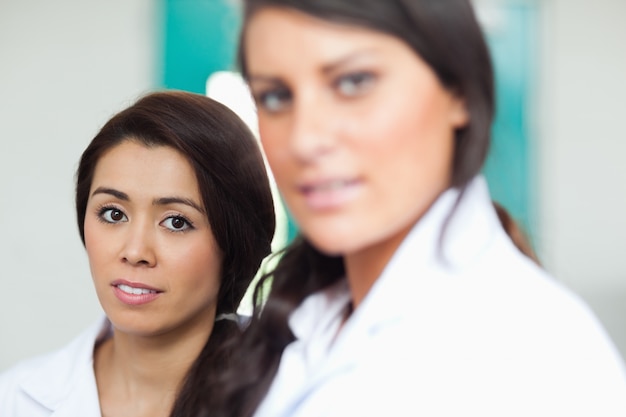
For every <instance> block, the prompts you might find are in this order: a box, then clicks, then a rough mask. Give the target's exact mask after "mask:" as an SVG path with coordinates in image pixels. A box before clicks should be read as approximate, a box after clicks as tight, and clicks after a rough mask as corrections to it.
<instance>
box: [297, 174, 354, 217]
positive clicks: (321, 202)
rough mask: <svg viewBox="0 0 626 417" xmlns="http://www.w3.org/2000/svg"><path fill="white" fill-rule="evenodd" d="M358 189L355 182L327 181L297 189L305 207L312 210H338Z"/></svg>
mask: <svg viewBox="0 0 626 417" xmlns="http://www.w3.org/2000/svg"><path fill="white" fill-rule="evenodd" d="M359 188H360V182H359V181H357V180H327V181H320V182H316V183H309V184H306V185H303V186H300V187H299V189H300V192H301V193H302V195H303V196H304V199H305V202H306V205H307V206H308V207H309V208H310V209H313V210H332V209H337V208H340V207H341V206H342V205H343V204H345V203H347V202H349V201H350V200H352V199H353V198H354V197H355V196H356V194H357V193H358V191H359Z"/></svg>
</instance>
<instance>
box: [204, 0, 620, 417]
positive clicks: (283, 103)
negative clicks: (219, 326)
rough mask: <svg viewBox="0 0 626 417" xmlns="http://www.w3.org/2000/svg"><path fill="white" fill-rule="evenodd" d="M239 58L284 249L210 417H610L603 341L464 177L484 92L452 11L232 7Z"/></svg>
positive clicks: (483, 54) (482, 186)
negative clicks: (294, 231) (281, 216)
mask: <svg viewBox="0 0 626 417" xmlns="http://www.w3.org/2000/svg"><path fill="white" fill-rule="evenodd" d="M239 57H240V62H241V70H242V73H243V75H244V77H245V78H246V80H247V81H248V83H249V86H250V88H251V91H252V95H253V96H254V99H255V101H256V103H257V107H258V119H259V132H260V136H261V143H262V147H263V149H264V151H265V154H266V156H267V160H268V162H269V164H270V167H271V169H272V171H273V174H274V177H275V179H276V182H277V185H278V188H279V190H280V192H281V194H282V197H283V198H284V201H285V203H286V205H287V207H288V209H289V210H290V212H291V214H292V215H293V218H294V219H295V221H296V223H297V224H298V227H299V230H300V233H301V235H300V236H299V238H297V239H296V240H295V241H294V242H293V243H292V244H291V245H290V246H289V247H288V248H287V249H286V250H285V251H284V253H283V254H282V257H281V259H280V262H279V264H278V265H277V267H276V269H275V270H274V271H273V273H271V274H269V275H268V276H267V278H266V279H267V280H271V290H270V291H269V295H268V297H267V299H266V300H265V298H264V297H263V294H262V289H264V288H266V287H264V286H263V283H261V284H260V286H259V287H258V289H257V310H256V311H255V314H254V317H253V319H252V322H251V324H250V326H249V328H248V329H247V331H246V334H245V335H244V341H243V342H242V343H241V346H240V349H239V352H238V353H237V360H236V361H235V364H234V365H233V367H232V368H229V369H227V370H226V373H225V374H223V375H221V377H220V378H219V380H218V381H216V382H215V386H214V387H213V389H211V391H210V392H206V394H205V395H206V396H207V404H208V406H207V409H208V410H209V412H210V415H213V416H215V415H218V416H224V415H230V416H237V417H243V416H250V415H255V416H257V417H261V416H263V417H265V416H272V417H278V416H284V417H286V416H301V417H303V416H342V417H343V416H348V415H349V416H363V415H368V416H369V415H372V416H373V415H376V416H383V415H384V416H400V415H402V416H404V415H406V416H460V415H468V416H469V415H471V416H511V415H520V416H539V415H541V416H557V415H558V416H571V415H603V416H607V415H612V416H623V415H626V376H625V373H624V366H623V362H622V360H621V359H620V357H619V355H618V353H617V351H616V349H615V347H614V346H613V344H612V342H611V341H610V340H609V338H608V337H607V335H606V333H605V332H604V330H603V329H602V327H601V325H600V324H599V323H598V322H597V320H596V319H595V318H594V316H593V314H592V313H591V312H590V311H589V309H588V308H587V307H586V306H585V305H584V303H583V302H582V301H581V300H580V299H579V298H578V297H576V296H575V295H574V294H572V293H571V292H570V291H568V290H567V289H565V288H563V286H562V285H560V284H559V283H558V282H556V281H555V280H554V279H553V278H551V277H550V276H548V275H547V274H546V272H545V271H543V270H542V269H541V268H540V267H539V265H538V264H537V263H535V262H534V261H533V260H532V259H531V258H530V257H528V256H526V255H525V254H524V253H522V251H521V250H520V248H519V247H516V246H515V245H514V244H513V241H512V239H511V237H510V236H509V235H507V233H506V231H505V230H504V228H503V227H502V226H503V224H505V225H506V224H508V225H510V224H511V223H510V222H508V221H504V220H506V219H507V218H508V216H507V215H506V213H505V212H504V211H503V210H502V208H501V207H500V206H497V208H498V213H497V212H496V209H495V208H494V204H493V203H492V201H491V197H490V195H489V191H488V186H487V183H486V181H485V180H484V179H483V177H482V176H481V168H482V167H483V164H484V161H485V158H486V156H487V153H488V149H489V142H490V128H491V124H492V119H493V113H494V81H493V70H492V65H491V61H490V56H489V52H488V49H487V46H486V44H485V40H484V38H483V34H482V32H481V28H480V26H479V24H478V23H477V20H476V18H475V15H474V11H473V9H472V6H471V4H470V2H469V1H468V0H362V1H355V0H245V1H244V20H243V31H242V35H241V44H240V54H239ZM500 219H504V220H502V221H501V220H500Z"/></svg>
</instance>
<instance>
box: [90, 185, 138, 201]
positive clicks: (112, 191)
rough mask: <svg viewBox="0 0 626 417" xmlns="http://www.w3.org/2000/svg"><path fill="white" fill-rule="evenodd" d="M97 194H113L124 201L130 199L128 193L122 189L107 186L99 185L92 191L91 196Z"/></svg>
mask: <svg viewBox="0 0 626 417" xmlns="http://www.w3.org/2000/svg"><path fill="white" fill-rule="evenodd" d="M96 194H109V195H112V196H113V197H115V198H117V199H118V200H122V201H130V198H129V197H128V194H126V193H123V192H121V191H118V190H116V189H114V188H107V187H98V188H96V189H95V190H94V192H93V193H91V196H92V197H93V196H94V195H96Z"/></svg>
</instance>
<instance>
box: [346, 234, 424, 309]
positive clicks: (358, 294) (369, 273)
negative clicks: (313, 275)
mask: <svg viewBox="0 0 626 417" xmlns="http://www.w3.org/2000/svg"><path fill="white" fill-rule="evenodd" d="M411 228H412V227H408V228H406V230H404V231H402V232H401V233H397V234H395V235H394V236H392V237H390V238H388V239H385V240H383V241H381V242H378V243H376V244H375V245H371V246H368V247H367V248H364V249H362V250H359V251H356V252H354V253H351V254H346V255H345V256H344V264H345V268H346V277H347V279H348V284H349V285H350V292H351V293H352V304H353V308H355V309H356V308H357V307H358V306H359V305H360V304H361V302H362V301H363V299H364V298H365V297H366V296H367V294H368V293H369V291H370V289H371V288H372V286H373V285H374V283H375V282H376V281H377V280H378V278H379V277H380V275H381V274H382V272H383V270H384V269H385V267H386V266H387V264H388V263H389V261H390V260H391V258H392V257H393V255H394V253H395V252H396V250H397V249H398V247H399V246H400V244H401V243H402V241H403V240H404V238H405V237H406V236H407V235H408V234H409V232H410V231H411Z"/></svg>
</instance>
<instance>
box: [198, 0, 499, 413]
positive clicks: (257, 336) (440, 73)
mask: <svg viewBox="0 0 626 417" xmlns="http://www.w3.org/2000/svg"><path fill="white" fill-rule="evenodd" d="M267 7H277V8H285V9H291V10H295V11H299V12H302V13H305V14H308V15H310V16H313V17H316V18H319V19H322V20H326V21H332V22H336V23H343V24H348V25H355V26H360V27H365V28H369V29H372V30H375V31H379V32H383V33H386V34H390V35H392V36H395V37H396V38H398V39H400V40H402V41H404V42H405V43H406V44H407V45H409V46H410V47H411V48H412V49H413V50H414V51H415V53H416V54H418V55H419V56H420V57H421V58H422V59H423V60H424V61H425V62H426V63H427V64H428V65H429V66H430V67H431V68H432V69H433V71H434V72H435V73H436V75H437V77H438V79H439V80H440V82H441V83H442V85H443V86H444V87H446V88H447V89H448V90H449V91H452V92H454V94H457V95H458V96H459V97H462V98H463V99H464V100H465V104H466V107H467V110H468V112H469V123H468V124H467V126H465V127H463V128H461V129H459V130H458V131H456V132H455V149H454V159H453V166H452V173H451V174H452V177H451V184H450V186H452V187H457V188H458V189H460V190H461V192H460V196H459V200H457V204H458V201H460V199H461V198H462V196H463V192H464V189H465V187H466V185H467V184H468V182H469V181H470V180H471V179H472V178H474V177H475V176H476V175H477V174H479V173H480V171H481V169H482V167H483V164H484V162H485V158H486V156H487V153H488V150H489V144H490V129H491V124H492V121H493V116H494V107H495V103H494V101H495V99H494V75H493V68H492V63H491V58H490V55H489V51H488V48H487V45H486V42H485V39H484V36H483V33H482V30H481V28H480V26H479V24H478V22H477V20H476V17H475V14H474V11H473V9H472V7H471V5H470V3H469V1H468V0H244V21H243V32H242V35H241V38H240V44H239V61H240V66H241V71H242V73H243V75H244V77H246V76H247V65H246V56H245V30H246V24H247V23H248V22H249V21H250V19H251V18H252V17H253V16H254V15H255V14H256V13H257V12H258V11H259V10H261V9H264V8H267ZM455 207H456V206H455ZM344 273H345V270H344V265H343V259H342V258H341V257H333V256H327V255H325V254H323V253H321V252H320V251H318V250H317V249H316V248H315V247H313V246H312V245H311V244H310V243H309V242H308V241H307V240H306V238H304V237H302V236H299V237H298V238H296V239H295V240H294V241H293V242H292V243H291V244H290V245H289V246H288V247H287V248H286V249H285V250H284V251H283V253H281V258H280V261H279V262H278V264H277V266H276V268H275V269H274V271H272V272H271V273H270V274H267V275H265V276H264V277H263V280H262V281H261V282H260V283H259V285H257V287H256V291H255V301H256V307H255V314H254V315H253V317H252V321H251V324H250V326H249V327H248V329H247V330H246V333H245V335H244V340H243V342H242V343H241V345H240V348H239V349H238V352H237V356H236V359H235V363H234V366H233V367H232V368H230V369H227V370H226V371H225V372H224V373H223V374H222V375H220V379H219V381H216V384H215V386H214V387H213V388H212V389H211V390H210V392H207V393H206V395H207V407H208V410H209V411H210V415H212V416H220V417H223V416H237V417H244V416H250V415H252V414H253V412H254V410H255V408H256V407H257V406H258V404H259V403H260V401H261V400H262V399H263V397H264V395H265V394H266V392H267V390H268V388H269V386H270V384H271V382H272V379H273V378H274V375H275V373H276V370H277V369H278V365H279V361H280V358H281V355H282V352H283V350H284V348H285V347H286V346H287V345H288V344H289V343H291V342H292V341H293V340H294V335H293V334H292V332H291V331H290V329H289V326H288V323H287V320H288V317H289V315H290V314H291V312H293V311H294V309H295V308H296V307H297V306H298V305H299V304H300V303H301V302H302V301H303V300H304V299H305V298H306V297H307V296H308V295H310V294H312V293H314V292H316V291H319V290H320V289H322V288H324V287H326V286H328V285H330V284H332V283H334V282H337V281H338V280H339V279H341V278H342V277H343V276H344ZM270 279H271V280H272V282H271V290H270V292H269V295H268V297H267V300H266V301H265V297H264V296H263V294H262V291H263V289H264V288H266V287H267V286H264V282H265V281H267V280H270ZM261 308H262V309H263V313H262V314H260V312H261Z"/></svg>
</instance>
